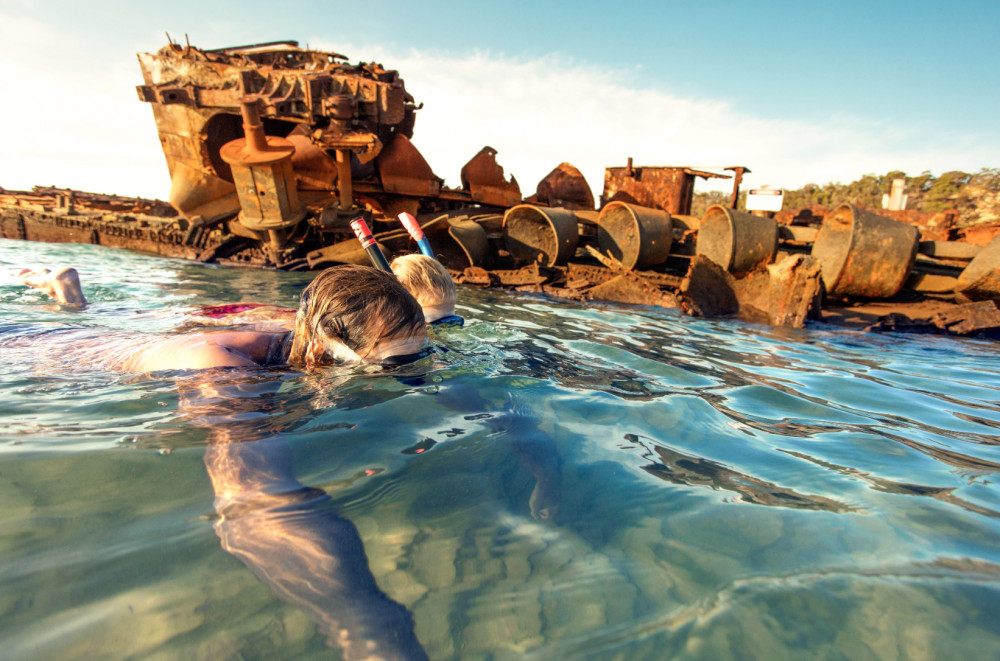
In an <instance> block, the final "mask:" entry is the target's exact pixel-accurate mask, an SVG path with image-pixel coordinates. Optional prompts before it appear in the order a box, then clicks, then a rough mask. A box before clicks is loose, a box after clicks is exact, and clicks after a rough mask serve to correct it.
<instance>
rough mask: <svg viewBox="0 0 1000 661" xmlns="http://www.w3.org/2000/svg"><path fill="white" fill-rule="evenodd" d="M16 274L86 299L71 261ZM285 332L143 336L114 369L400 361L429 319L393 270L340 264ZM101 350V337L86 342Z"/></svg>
mask: <svg viewBox="0 0 1000 661" xmlns="http://www.w3.org/2000/svg"><path fill="white" fill-rule="evenodd" d="M18 277H19V278H20V280H21V281H22V282H23V283H24V284H26V285H29V286H32V287H37V288H38V289H40V290H41V291H43V292H44V293H46V294H48V295H49V296H51V297H52V298H53V299H55V300H56V301H58V302H60V303H63V304H66V305H73V306H82V305H86V303H87V299H86V297H85V296H84V293H83V290H82V288H81V286H80V278H79V275H78V274H77V272H76V269H73V268H68V267H64V268H60V269H56V270H54V271H52V270H49V269H22V270H21V272H20V273H18ZM287 321H288V322H289V323H288V325H289V326H291V328H290V329H288V330H285V332H273V331H259V330H227V331H208V332H199V333H188V334H183V335H174V336H164V337H159V338H155V339H153V340H149V339H148V338H147V340H146V341H145V342H143V344H142V345H141V346H137V347H135V349H134V350H133V351H130V352H127V353H126V355H124V356H123V355H116V356H115V360H114V362H113V363H112V364H110V365H107V366H108V367H111V368H114V369H121V370H124V371H129V372H150V371H157V370H167V369H205V368H212V367H259V366H269V365H282V364H289V365H295V366H304V367H305V368H307V369H312V368H314V367H318V366H320V365H323V364H329V363H349V364H354V363H362V362H364V363H388V364H401V363H404V362H409V361H410V360H413V359H416V358H419V357H421V356H422V355H424V353H425V345H426V335H427V334H426V326H425V323H424V320H423V314H422V311H421V309H420V306H419V304H418V303H417V302H416V300H415V299H414V298H413V296H411V295H410V294H409V292H407V291H406V290H405V289H404V288H403V287H402V286H401V285H400V284H399V282H398V281H397V280H396V278H394V277H393V276H392V275H391V274H389V273H386V272H384V271H379V270H377V269H374V268H371V267H367V266H355V265H350V264H345V265H341V266H335V267H332V268H329V269H327V270H325V271H323V272H322V273H320V274H319V275H318V276H317V277H316V279H315V280H313V281H312V283H310V284H309V286H308V287H306V288H305V290H304V291H303V292H302V295H301V297H300V301H299V308H298V311H297V312H296V313H295V317H294V321H293V320H292V319H291V318H288V320H287ZM88 348H89V349H91V350H92V353H93V356H94V357H95V358H98V359H99V358H100V357H101V353H102V352H101V343H100V342H97V341H95V342H93V343H92V346H89V347H88Z"/></svg>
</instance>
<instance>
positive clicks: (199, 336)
mask: <svg viewBox="0 0 1000 661" xmlns="http://www.w3.org/2000/svg"><path fill="white" fill-rule="evenodd" d="M227 340H229V341H227ZM232 340H233V338H232V337H230V333H227V332H221V333H193V334H191V335H186V336H182V337H178V338H172V339H171V340H170V341H167V342H163V343H160V344H158V345H156V346H152V347H150V348H148V349H146V350H144V351H143V352H141V354H140V355H138V356H135V358H134V360H133V361H132V364H131V365H129V368H130V369H132V370H134V371H139V372H155V371H159V370H185V369H211V368H213V367H258V366H259V363H257V362H256V361H254V360H252V359H251V357H250V355H249V354H250V353H251V352H250V351H248V349H250V347H247V346H244V345H242V344H241V343H240V342H233V341H232Z"/></svg>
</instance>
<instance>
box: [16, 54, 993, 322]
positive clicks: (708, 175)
mask: <svg viewBox="0 0 1000 661" xmlns="http://www.w3.org/2000/svg"><path fill="white" fill-rule="evenodd" d="M138 57H139V65H140V69H141V71H142V84H141V85H138V86H137V88H136V90H137V94H138V98H139V101H141V102H144V103H148V104H149V105H150V107H151V109H152V113H153V118H154V120H155V125H156V130H157V131H158V133H159V138H160V142H161V144H162V147H163V153H164V156H165V157H166V162H167V166H168V171H169V173H170V181H171V187H170V195H169V200H168V201H167V202H162V201H158V200H143V199H134V198H122V197H118V196H114V195H101V194H96V193H85V192H80V191H73V190H68V189H58V188H41V187H36V188H35V189H34V190H32V191H5V190H3V189H0V210H2V216H0V236H3V237H4V238H11V239H26V240H35V241H48V242H75V243H92V244H99V245H105V246H113V247H121V248H128V249H134V250H141V251H146V252H150V253H156V254H160V255H164V256H170V257H180V258H184V259H191V260H198V261H202V262H214V263H222V264H229V265H241V266H250V267H259V268H273V269H283V270H313V269H322V268H325V267H327V266H330V265H333V264H337V263H368V259H369V258H368V255H367V254H366V252H365V251H364V250H363V249H362V248H361V246H360V245H359V243H358V241H357V240H356V238H355V236H354V233H353V231H352V229H351V225H350V223H351V221H352V220H353V219H355V218H358V217H361V218H364V219H365V221H366V222H367V224H368V225H369V226H370V227H371V228H372V230H373V231H374V236H375V239H376V240H377V241H378V245H379V246H380V248H381V250H382V251H383V253H385V254H386V255H387V256H389V257H390V258H391V257H392V256H393V255H396V254H400V253H406V252H415V251H416V246H415V244H414V241H413V239H412V238H411V237H410V235H409V233H408V232H407V231H406V230H404V229H402V228H401V227H400V225H399V224H398V222H397V221H396V219H397V216H398V215H399V214H401V213H404V212H405V213H407V214H410V215H412V216H414V217H416V219H417V221H418V222H419V224H420V225H421V227H422V228H423V231H424V233H425V235H426V236H427V237H428V239H429V241H430V243H431V245H432V246H433V248H434V252H435V256H436V257H437V258H438V259H439V260H440V261H441V262H442V263H443V264H444V265H445V266H447V267H448V269H449V270H450V271H451V272H452V274H453V277H454V278H455V280H456V281H457V282H459V283H464V284H467V285H470V286H482V287H504V288H509V289H517V290H520V291H530V292H539V293H546V294H549V295H553V296H559V297H565V298H571V299H576V300H593V301H610V302H617V303H626V304H641V305H660V306H665V307H672V308H678V309H680V310H682V311H684V312H685V313H687V314H692V315H699V316H739V317H742V318H746V319H750V320H753V321H760V322H763V323H768V324H772V325H777V326H787V327H801V326H803V325H804V324H805V323H806V322H807V321H808V320H810V319H813V320H826V321H833V322H836V323H844V324H853V325H858V326H861V327H867V328H870V329H873V330H879V329H887V330H920V331H932V332H943V333H950V334H959V335H986V336H997V333H998V329H1000V310H998V307H997V302H998V300H1000V237H998V238H993V239H992V241H988V240H984V241H981V242H980V243H982V244H983V245H977V244H974V243H969V242H963V241H954V240H922V236H921V229H920V228H919V224H920V223H919V221H920V218H915V217H914V216H913V214H910V215H909V216H905V217H901V218H893V217H890V216H891V215H892V214H887V213H879V212H874V211H871V210H867V209H861V208H857V207H854V206H852V205H850V204H842V205H839V206H837V207H835V208H833V209H829V210H825V211H824V212H823V213H820V214H816V213H801V214H798V215H794V214H784V217H782V215H781V214H779V215H778V217H777V218H776V217H775V215H774V214H761V215H755V214H751V213H748V212H745V211H740V210H738V209H737V208H736V207H737V200H738V198H739V188H740V184H741V181H742V177H743V175H744V174H746V173H747V172H749V169H748V168H746V167H744V166H732V167H723V168H698V167H683V166H679V167H661V166H655V167H652V166H635V165H633V163H632V160H631V159H628V161H627V163H626V164H625V165H624V166H623V167H609V168H607V170H606V172H605V180H604V188H603V190H602V191H601V193H600V195H599V196H598V197H597V198H595V196H594V194H593V192H592V191H591V189H590V187H589V185H588V184H587V181H586V180H585V179H584V177H583V176H582V174H581V173H580V172H579V170H577V169H576V168H575V167H574V166H572V165H571V164H568V163H561V164H559V165H558V166H557V167H555V168H554V169H553V170H552V172H551V173H550V174H549V175H547V176H546V177H545V178H544V179H543V180H542V181H540V182H539V183H538V184H537V186H536V187H535V190H534V191H533V192H532V193H531V194H530V195H528V196H527V197H525V196H524V195H523V194H522V191H521V189H520V186H519V184H518V182H517V180H516V179H515V178H514V177H513V176H507V175H505V173H504V169H503V167H502V166H501V165H499V163H498V162H497V158H496V157H497V152H496V150H494V149H492V148H490V147H488V146H485V147H483V148H482V149H481V150H480V151H479V152H478V153H477V154H475V155H473V156H472V158H471V159H470V160H469V161H468V163H466V164H465V166H464V167H463V168H462V170H461V175H460V186H459V187H458V188H449V187H446V186H445V185H444V180H443V179H442V178H440V177H438V176H437V175H436V174H435V173H434V171H433V169H432V168H431V166H430V165H429V164H428V163H427V161H426V160H425V159H424V157H423V156H422V155H421V153H420V151H419V150H418V149H417V147H416V145H415V142H414V140H413V135H414V127H415V124H416V115H417V113H418V111H419V110H420V109H421V107H422V106H421V105H420V104H418V103H417V102H416V101H415V100H414V98H413V97H412V96H411V95H410V94H409V93H408V92H407V91H406V88H405V85H404V82H403V79H402V78H401V77H400V75H399V72H397V71H394V70H391V69H386V68H384V67H383V66H382V65H380V64H376V63H364V62H361V63H357V64H351V63H350V62H349V61H348V58H347V57H345V56H344V55H341V54H339V53H332V52H322V51H317V50H310V49H303V48H300V47H299V45H298V44H297V43H296V42H294V41H281V42H272V43H265V44H255V45H250V46H240V47H233V48H221V49H214V50H202V49H199V48H195V47H193V46H191V45H190V44H185V45H180V44H178V43H174V42H173V41H171V42H170V43H168V44H167V46H165V47H164V48H162V49H161V50H159V51H158V52H156V53H143V54H140V55H139V56H138ZM698 179H731V180H732V185H733V186H732V196H731V199H730V202H729V204H727V205H722V204H718V205H714V206H712V207H710V208H708V210H707V211H706V212H705V213H704V214H703V215H701V216H700V217H695V216H693V215H691V208H692V200H693V191H694V185H695V182H696V181H697V180H698ZM897 215H898V214H897ZM779 221H780V222H779ZM987 238H989V237H987Z"/></svg>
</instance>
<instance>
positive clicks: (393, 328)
mask: <svg viewBox="0 0 1000 661" xmlns="http://www.w3.org/2000/svg"><path fill="white" fill-rule="evenodd" d="M423 330H424V315H423V311H422V310H421V308H420V304H419V303H417V301H416V299H415V298H413V296H412V295H411V294H410V293H409V292H408V291H406V289H405V288H404V287H403V285H401V284H400V283H399V281H398V280H396V278H395V277H394V276H393V275H392V274H391V273H388V272H386V271H382V270H379V269H375V268H372V267H370V266H357V265H354V264H343V265H340V266H334V267H332V268H328V269H326V270H325V271H323V272H322V273H320V274H319V275H318V276H316V279H315V280H313V281H312V282H311V283H310V284H309V286H308V287H306V288H305V289H304V290H303V292H302V295H301V297H300V298H299V309H298V312H297V313H296V314H295V331H294V334H293V337H292V347H291V351H290V353H289V356H288V362H289V363H291V364H303V363H305V355H306V349H307V347H308V346H309V343H310V342H311V341H312V340H313V339H315V338H317V337H319V338H320V339H332V340H337V341H339V342H342V343H343V344H344V345H346V346H347V348H349V349H351V350H352V351H355V352H358V351H360V350H362V349H365V348H368V347H372V346H374V345H375V344H377V343H378V342H379V341H381V340H383V339H386V338H395V337H398V336H400V335H413V334H417V333H420V332H422V331H423Z"/></svg>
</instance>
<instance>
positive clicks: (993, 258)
mask: <svg viewBox="0 0 1000 661" xmlns="http://www.w3.org/2000/svg"><path fill="white" fill-rule="evenodd" d="M955 293H956V294H958V295H959V298H960V299H963V300H964V299H968V300H971V301H981V300H985V299H1000V235H997V236H995V237H994V238H993V240H992V241H990V242H989V243H988V244H986V246H985V247H984V248H983V249H982V250H980V251H979V252H978V253H977V254H976V256H975V257H973V259H972V261H971V262H969V265H968V266H966V267H965V270H963V271H962V272H961V273H960V274H959V275H958V279H957V280H956V281H955Z"/></svg>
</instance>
